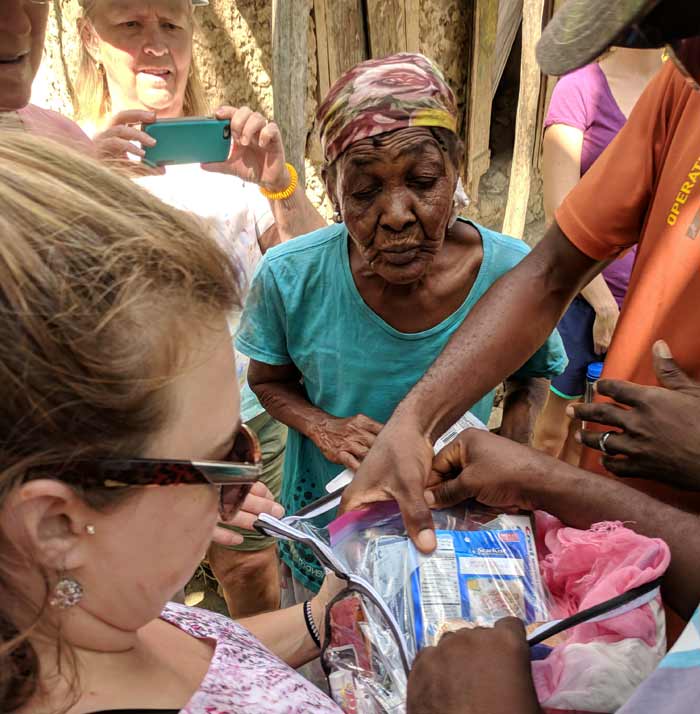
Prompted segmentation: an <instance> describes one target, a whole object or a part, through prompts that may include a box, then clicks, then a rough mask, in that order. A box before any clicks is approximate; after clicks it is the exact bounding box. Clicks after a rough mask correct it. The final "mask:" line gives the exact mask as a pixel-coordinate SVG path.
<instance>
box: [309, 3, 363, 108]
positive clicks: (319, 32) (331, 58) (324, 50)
mask: <svg viewBox="0 0 700 714" xmlns="http://www.w3.org/2000/svg"><path fill="white" fill-rule="evenodd" d="M314 17H315V19H316V52H317V54H318V79H319V83H318V99H319V100H321V99H323V97H325V96H326V94H327V92H328V89H329V88H330V87H331V86H332V85H333V83H334V82H335V80H336V79H338V77H340V75H341V74H343V72H345V71H346V70H348V69H350V67H353V66H354V65H356V64H357V63H358V62H362V61H363V60H366V59H367V37H366V35H365V22H364V14H363V11H362V0H314Z"/></svg>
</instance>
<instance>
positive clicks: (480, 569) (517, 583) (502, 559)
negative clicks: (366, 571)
mask: <svg viewBox="0 0 700 714" xmlns="http://www.w3.org/2000/svg"><path fill="white" fill-rule="evenodd" d="M436 536H437V549H436V550H435V552H434V553H433V554H432V555H431V556H430V557H427V558H419V567H418V568H416V569H415V570H414V571H413V573H412V574H411V601H412V611H413V619H414V632H415V638H416V645H417V648H418V649H421V648H422V647H426V646H429V645H433V644H436V643H437V642H438V641H439V639H440V637H441V636H442V635H443V634H444V633H445V632H447V631H449V630H455V629H459V628H460V627H465V626H470V625H471V626H491V625H493V624H494V623H495V622H497V621H498V620H500V619H501V618H503V617H510V616H513V617H519V618H520V619H521V620H523V621H524V622H526V623H528V624H529V623H532V622H536V621H538V620H539V619H541V613H542V610H543V607H544V606H543V602H542V592H541V586H540V579H539V572H533V570H534V569H535V568H536V567H537V565H536V563H534V568H533V562H532V560H531V553H530V548H529V544H528V541H527V537H526V534H525V533H524V532H523V531H522V530H520V529H517V528H514V529H509V530H477V531H436Z"/></svg>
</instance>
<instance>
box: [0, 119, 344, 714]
mask: <svg viewBox="0 0 700 714" xmlns="http://www.w3.org/2000/svg"><path fill="white" fill-rule="evenodd" d="M238 278H239V276H238V275H237V274H236V269H235V268H234V266H233V264H232V263H231V262H230V261H228V260H227V258H226V256H225V255H224V254H223V253H222V251H221V249H220V248H218V247H217V245H216V244H215V243H214V242H213V241H210V240H209V239H208V237H207V236H206V234H204V233H203V232H202V230H201V227H200V225H199V223H197V222H195V221H193V220H192V219H191V218H190V217H189V216H187V215H186V214H183V213H180V212H178V211H175V210H174V209H172V208H169V207H167V206H165V205H164V204H161V203H160V202H159V201H157V200H156V199H155V198H153V197H152V196H150V195H149V194H148V193H147V192H146V191H143V190H141V189H140V188H138V187H137V186H135V185H134V184H133V183H132V182H130V181H128V180H126V179H124V178H122V177H120V176H118V175H116V174H115V173H113V172H110V171H108V170H107V169H105V168H103V167H101V166H100V165H99V164H98V163H96V162H94V161H91V160H89V159H85V158H81V157H80V156H78V155H77V154H76V155H72V154H70V153H67V152H66V151H64V150H62V149H61V148H60V147H59V146H57V145H52V143H51V142H46V141H45V140H44V139H41V140H38V139H36V138H32V137H28V136H25V135H23V134H21V133H19V132H16V131H13V132H5V133H0V338H1V339H0V374H2V385H3V389H2V391H3V399H2V403H1V404H0V712H3V714H10V712H13V713H15V714H30V713H31V714H91V713H93V712H101V711H125V710H130V711H133V712H134V713H135V714H136V713H139V714H143V712H145V711H151V710H153V711H163V712H173V713H174V712H182V714H224V713H225V714H236V712H241V713H242V712H245V714H256V713H258V714H263V713H264V714H267V713H268V712H285V713H287V714H306V713H307V712H310V711H313V712H319V713H321V712H328V713H329V714H330V713H331V712H334V713H336V714H337V713H338V712H339V710H338V709H337V707H336V706H335V705H334V704H333V702H332V701H331V700H329V699H328V698H327V697H326V696H325V695H324V694H323V693H322V692H320V691H319V690H317V689H316V688H314V687H313V686H312V685H311V684H310V683H309V682H307V681H305V680H304V679H303V678H302V677H301V676H300V675H299V674H297V673H296V672H295V671H294V670H293V669H292V667H295V666H299V665H301V664H303V663H304V662H306V661H308V660H309V659H311V658H313V657H316V656H317V655H318V648H317V646H316V644H315V641H314V636H315V635H314V636H312V634H311V633H310V631H309V629H308V628H309V625H307V624H306V617H305V614H306V616H310V617H312V618H313V619H314V620H315V622H316V625H317V627H320V628H323V626H324V623H323V612H324V609H325V604H326V602H327V601H328V599H329V598H330V597H331V596H332V595H333V592H332V591H331V589H330V584H329V587H328V588H324V589H323V591H322V593H321V594H320V595H319V596H317V597H316V598H315V599H313V600H312V601H311V602H310V603H309V605H308V606H307V608H306V613H305V612H304V607H303V606H299V607H297V608H291V609H287V610H280V611H277V612H273V613H268V614H266V615H259V616H257V617H253V618H248V619H247V620H245V621H243V623H242V624H238V623H235V622H232V621H231V620H229V619H227V618H224V617H222V616H220V615H216V614H214V613H212V612H208V611H206V610H199V609H196V608H187V607H184V606H182V605H175V604H172V603H167V601H168V599H169V597H170V595H171V594H172V593H174V592H175V591H176V590H177V589H178V588H181V587H182V586H183V585H184V584H185V583H186V582H187V580H188V579H189V578H190V577H191V575H192V573H193V571H194V570H195V568H196V567H197V564H198V563H199V561H200V559H201V557H202V553H203V552H204V551H205V550H206V548H207V546H208V545H209V542H210V540H211V539H212V536H213V535H215V534H216V526H217V520H218V519H219V512H221V513H222V514H223V516H224V517H227V518H230V517H232V516H233V515H234V513H235V509H236V507H237V506H238V505H239V504H240V502H241V499H242V497H243V496H244V495H245V493H246V491H248V490H249V489H250V488H251V484H252V483H253V482H254V481H255V479H256V478H257V477H258V475H259V473H260V466H259V463H258V460H259V446H258V445H256V442H255V437H254V436H253V435H252V432H250V431H249V430H247V429H246V428H245V427H241V419H240V410H239V406H240V400H239V394H238V385H237V382H236V378H235V364H234V352H233V347H232V344H231V340H230V338H229V332H228V328H227V324H226V317H227V315H228V313H229V312H230V311H231V310H232V309H234V308H236V307H237V306H238V303H239V296H238V291H237V289H236V285H237V283H238V282H239V280H238ZM257 493H258V494H262V495H265V489H262V490H260V489H258V491H257ZM253 500H255V499H253ZM248 501H250V498H249V499H248ZM248 501H246V504H247V506H246V507H247V509H248V510H250V508H251V504H250V503H248ZM268 503H270V502H269V500H268ZM252 505H253V506H255V504H252ZM254 511H255V508H253V512H254ZM241 522H243V521H241ZM248 522H249V523H250V521H248ZM228 533H229V532H228V531H226V532H225V533H224V534H221V533H219V534H218V537H220V536H222V535H227V534H228ZM290 665H291V666H290Z"/></svg>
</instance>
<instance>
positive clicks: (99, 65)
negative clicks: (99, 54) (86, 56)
mask: <svg viewBox="0 0 700 714" xmlns="http://www.w3.org/2000/svg"><path fill="white" fill-rule="evenodd" d="M95 67H97V72H98V74H104V73H105V66H104V65H103V64H102V62H100V61H99V60H98V61H97V63H96V64H95Z"/></svg>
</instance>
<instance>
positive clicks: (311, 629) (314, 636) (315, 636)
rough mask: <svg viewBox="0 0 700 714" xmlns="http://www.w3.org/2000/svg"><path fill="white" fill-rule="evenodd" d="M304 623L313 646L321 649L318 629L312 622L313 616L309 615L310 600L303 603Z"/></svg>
mask: <svg viewBox="0 0 700 714" xmlns="http://www.w3.org/2000/svg"><path fill="white" fill-rule="evenodd" d="M304 622H305V623H306V629H307V630H308V631H309V635H310V636H311V639H312V640H313V641H314V644H315V645H316V647H318V648H319V649H321V633H320V632H319V631H318V627H316V623H315V622H314V616H313V614H312V613H311V600H307V601H306V602H305V603H304Z"/></svg>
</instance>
